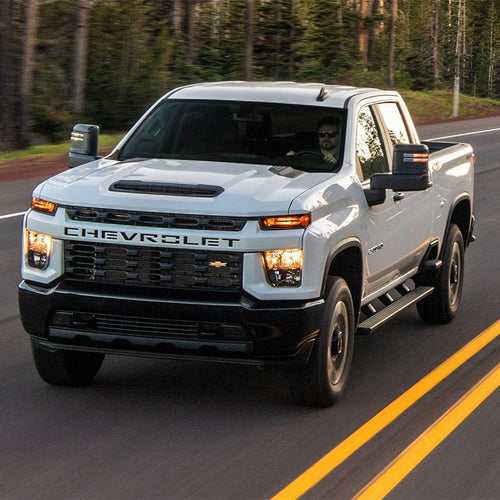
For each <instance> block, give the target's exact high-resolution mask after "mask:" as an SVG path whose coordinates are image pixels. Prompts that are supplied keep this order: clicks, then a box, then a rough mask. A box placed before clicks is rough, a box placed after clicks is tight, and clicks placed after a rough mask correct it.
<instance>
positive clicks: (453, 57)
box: [0, 0, 500, 151]
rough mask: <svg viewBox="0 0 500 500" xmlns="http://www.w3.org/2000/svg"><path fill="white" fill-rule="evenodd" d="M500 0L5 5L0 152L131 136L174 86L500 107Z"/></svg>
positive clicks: (0, 5)
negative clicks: (432, 97) (383, 92)
mask: <svg viewBox="0 0 500 500" xmlns="http://www.w3.org/2000/svg"><path fill="white" fill-rule="evenodd" d="M499 8H500V0H0V126H1V129H2V133H1V134H0V150H3V151H6V150H10V149H16V148H20V147H26V146H29V145H31V144H33V143H36V142H43V141H44V140H57V139H61V138H63V137H64V138H66V137H67V136H68V132H69V130H70V128H71V126H72V124H74V123H75V122H77V121H83V122H91V123H98V124H99V125H100V126H101V128H104V129H105V130H108V131H110V130H116V131H123V130H126V129H127V128H128V127H129V126H130V124H131V123H133V122H134V121H135V120H136V119H137V118H138V117H139V116H140V115H141V114H142V113H143V112H144V110H145V109H147V107H148V106H149V105H150V104H152V103H153V102H154V101H155V100H156V99H157V98H158V97H160V96H161V95H162V94H164V93H165V92H166V91H168V90H169V89H171V88H173V87H176V86H178V85H183V84H189V83H194V82H198V81H215V80H229V79H235V80H242V79H243V80H295V81H309V82H312V81H319V82H323V83H341V84H346V83H347V84H351V85H361V86H375V87H381V88H397V89H398V90H436V89H445V90H453V88H454V86H455V85H457V84H459V88H460V91H461V92H463V93H466V94H469V95H473V96H479V97H490V98H494V99H498V98H500V50H499V47H500V45H499V44H500V16H499Z"/></svg>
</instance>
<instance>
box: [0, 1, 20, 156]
mask: <svg viewBox="0 0 500 500" xmlns="http://www.w3.org/2000/svg"><path fill="white" fill-rule="evenodd" d="M12 6H13V2H12V0H3V1H0V68H1V71H0V96H2V98H1V105H0V127H1V129H2V133H1V134H0V149H12V148H15V146H16V145H17V139H16V133H15V124H14V121H13V120H14V96H15V91H14V76H15V68H14V65H13V63H12V31H13V30H12Z"/></svg>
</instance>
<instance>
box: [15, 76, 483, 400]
mask: <svg viewBox="0 0 500 500" xmlns="http://www.w3.org/2000/svg"><path fill="white" fill-rule="evenodd" d="M97 139H98V128H97V127H95V126H90V125H77V126H75V128H74V129H73V134H72V147H71V152H70V166H76V168H71V169H69V170H68V171H66V172H64V173H61V174H59V175H56V176H55V177H52V178H50V179H48V180H47V181H45V182H43V183H42V184H40V185H39V186H38V187H37V188H36V189H35V190H34V191H33V198H32V204H31V209H30V210H29V211H28V212H27V214H26V216H25V218H24V229H23V231H24V247H23V261H22V278H23V281H22V282H21V283H20V285H19V305H20V311H21V318H22V322H23V325H24V328H25V329H26V330H27V332H28V333H29V334H30V336H31V341H32V352H33V357H34V361H35V363H36V366H37V369H38V372H39V374H40V376H41V377H42V378H43V379H44V380H45V381H46V382H48V383H50V384H59V385H83V384H86V383H89V382H90V381H91V380H92V378H93V377H94V376H95V375H96V373H97V372H98V370H99V368H100V366H101V364H102V362H103V359H104V356H105V354H126V355H137V356H149V357H165V358H174V359H188V360H207V361H215V362H227V363H245V364H254V365H258V366H261V367H267V366H281V367H283V368H284V369H286V371H287V379H288V381H289V385H290V390H291V394H292V395H293V397H294V399H295V400H296V401H297V402H299V403H302V404H308V405H315V406H328V405H331V404H332V403H334V402H335V401H336V400H337V399H338V398H339V397H340V396H341V394H342V393H343V391H344V389H345V387H346V382H347V378H348V375H349V371H350V366H351V360H352V356H353V347H354V335H355V333H356V332H357V333H358V334H365V333H370V332H372V331H373V330H375V329H376V328H377V327H379V326H380V325H382V324H384V323H385V322H386V321H388V320H389V319H390V318H392V317H393V316H394V315H395V314H397V313H399V312H401V311H403V310H405V309H406V308H407V307H409V306H411V305H413V304H416V305H417V308H418V312H419V314H420V316H421V318H422V319H423V320H425V321H430V322H448V321H450V320H451V319H452V318H453V317H454V316H455V314H456V312H457V309H458V307H459V304H460V298H461V292H462V286H463V272H464V251H465V249H466V247H467V246H468V244H469V243H470V242H471V241H472V240H473V239H474V236H473V222H474V218H473V215H472V210H473V203H472V200H473V181H474V155H473V151H472V148H471V147H470V146H469V145H467V144H455V143H439V142H426V143H421V142H420V140H419V137H418V134H417V132H416V130H415V127H414V125H413V122H412V120H411V117H410V115H409V114H408V111H407V109H406V106H405V104H404V102H403V100H402V98H401V96H400V95H399V94H398V93H397V92H392V91H381V90H377V89H368V88H354V87H347V86H330V85H321V84H297V83H290V82H276V83H246V82H221V83H207V84H199V85H192V86H187V87H182V88H179V89H175V90H173V91H171V92H169V93H168V94H166V95H165V96H164V97H163V98H161V99H160V100H159V101H158V102H157V103H156V104H154V105H153V106H152V107H151V108H150V109H149V110H148V111H147V112H146V114H145V115H144V116H143V117H142V118H141V119H140V120H139V121H138V123H137V124H136V125H135V126H134V127H133V128H132V129H131V130H130V132H129V133H128V134H127V135H126V136H125V137H124V138H123V140H122V141H121V142H120V143H119V144H118V145H117V146H116V147H115V149H114V150H113V151H112V153H111V154H110V155H109V156H107V157H106V158H98V157H97V156H96V155H97Z"/></svg>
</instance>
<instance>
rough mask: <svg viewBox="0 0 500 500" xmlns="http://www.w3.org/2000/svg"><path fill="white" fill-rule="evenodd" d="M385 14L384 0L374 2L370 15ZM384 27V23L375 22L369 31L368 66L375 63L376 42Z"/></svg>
mask: <svg viewBox="0 0 500 500" xmlns="http://www.w3.org/2000/svg"><path fill="white" fill-rule="evenodd" d="M383 12H384V0H372V5H371V11H370V14H372V15H376V14H383ZM381 25H383V23H382V22H377V23H376V22H374V21H372V22H371V23H370V28H369V31H368V47H367V54H366V58H367V60H368V64H370V63H371V62H372V61H373V52H374V48H375V42H376V40H377V37H378V34H379V33H380V27H381Z"/></svg>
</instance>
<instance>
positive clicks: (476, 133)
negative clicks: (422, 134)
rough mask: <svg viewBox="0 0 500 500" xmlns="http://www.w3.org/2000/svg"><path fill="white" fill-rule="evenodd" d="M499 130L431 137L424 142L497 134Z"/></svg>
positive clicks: (492, 129)
mask: <svg viewBox="0 0 500 500" xmlns="http://www.w3.org/2000/svg"><path fill="white" fill-rule="evenodd" d="M499 130H500V127H499V128H490V129H487V130H478V131H476V132H464V133H463V134H455V135H443V137H432V138H431V139H424V141H439V140H441V139H452V138H453V137H462V136H465V135H478V134H487V133H489V132H498V131H499Z"/></svg>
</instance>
